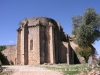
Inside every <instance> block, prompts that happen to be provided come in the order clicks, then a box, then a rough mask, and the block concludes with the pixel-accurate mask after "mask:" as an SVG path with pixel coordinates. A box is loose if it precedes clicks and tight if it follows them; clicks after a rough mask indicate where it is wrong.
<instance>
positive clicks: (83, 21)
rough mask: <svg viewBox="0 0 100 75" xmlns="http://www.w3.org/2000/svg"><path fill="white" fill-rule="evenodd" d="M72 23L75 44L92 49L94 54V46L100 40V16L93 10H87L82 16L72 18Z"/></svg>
mask: <svg viewBox="0 0 100 75" xmlns="http://www.w3.org/2000/svg"><path fill="white" fill-rule="evenodd" d="M72 22H73V24H72V26H73V31H72V34H73V35H75V38H74V41H75V43H77V44H78V45H79V46H80V47H90V48H91V49H92V54H93V53H94V50H95V48H93V46H92V44H93V43H94V42H95V41H96V40H100V15H99V14H97V13H96V12H95V10H94V9H93V8H87V9H86V11H85V12H84V14H83V15H82V16H76V17H72Z"/></svg>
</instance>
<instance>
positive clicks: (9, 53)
mask: <svg viewBox="0 0 100 75" xmlns="http://www.w3.org/2000/svg"><path fill="white" fill-rule="evenodd" d="M2 53H3V54H4V56H5V58H6V59H7V60H8V62H9V64H17V60H16V59H17V48H16V45H7V46H6V49H5V50H3V51H2Z"/></svg>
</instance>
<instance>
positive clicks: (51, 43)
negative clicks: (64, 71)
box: [5, 17, 74, 65]
mask: <svg viewBox="0 0 100 75" xmlns="http://www.w3.org/2000/svg"><path fill="white" fill-rule="evenodd" d="M20 24H21V26H20V27H19V28H18V29H17V32H18V34H17V47H16V48H17V50H15V54H14V55H15V56H16V57H15V56H14V55H11V56H12V57H13V56H14V59H12V60H13V62H14V64H21V65H39V64H44V63H51V64H55V63H69V64H73V63H74V52H73V49H72V48H71V44H70V42H68V39H69V38H66V36H65V33H64V31H63V29H62V27H61V26H60V23H57V22H56V21H55V20H53V19H51V18H46V17H36V18H27V19H24V20H23V21H22V22H21V23H20ZM7 49H8V48H7ZM5 51H6V50H5ZM8 53H9V52H8ZM9 56H10V55H7V57H9ZM9 59H11V58H9Z"/></svg>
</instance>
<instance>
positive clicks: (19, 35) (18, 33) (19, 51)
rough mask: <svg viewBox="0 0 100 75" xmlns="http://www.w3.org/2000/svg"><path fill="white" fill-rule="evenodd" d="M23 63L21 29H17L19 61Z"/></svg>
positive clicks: (18, 62)
mask: <svg viewBox="0 0 100 75" xmlns="http://www.w3.org/2000/svg"><path fill="white" fill-rule="evenodd" d="M20 63H21V29H18V30H17V63H16V64H20Z"/></svg>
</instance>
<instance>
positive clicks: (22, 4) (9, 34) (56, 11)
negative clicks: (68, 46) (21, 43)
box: [0, 0, 100, 54]
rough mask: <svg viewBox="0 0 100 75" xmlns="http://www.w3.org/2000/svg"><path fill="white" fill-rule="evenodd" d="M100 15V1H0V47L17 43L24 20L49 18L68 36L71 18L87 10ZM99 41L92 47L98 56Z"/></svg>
mask: <svg viewBox="0 0 100 75" xmlns="http://www.w3.org/2000/svg"><path fill="white" fill-rule="evenodd" d="M90 7H91V8H94V9H95V11H96V12H97V13H98V14H100V0H0V35H1V36H0V45H11V44H16V42H17V31H16V30H17V29H18V27H19V23H20V21H22V20H23V19H24V18H32V17H49V18H52V19H54V20H55V21H57V22H58V21H59V22H60V24H61V26H62V27H63V29H64V32H66V33H67V34H69V35H72V34H71V31H72V19H71V18H72V17H73V16H78V15H82V14H83V13H84V11H85V10H86V9H87V8H90ZM99 46H100V41H96V42H95V44H94V47H95V48H96V50H97V52H98V54H100V48H99Z"/></svg>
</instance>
